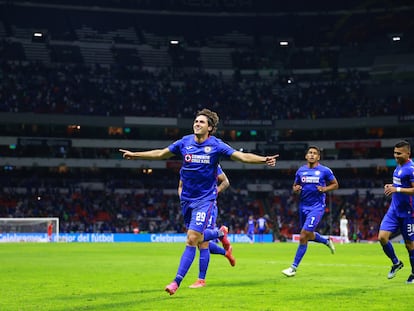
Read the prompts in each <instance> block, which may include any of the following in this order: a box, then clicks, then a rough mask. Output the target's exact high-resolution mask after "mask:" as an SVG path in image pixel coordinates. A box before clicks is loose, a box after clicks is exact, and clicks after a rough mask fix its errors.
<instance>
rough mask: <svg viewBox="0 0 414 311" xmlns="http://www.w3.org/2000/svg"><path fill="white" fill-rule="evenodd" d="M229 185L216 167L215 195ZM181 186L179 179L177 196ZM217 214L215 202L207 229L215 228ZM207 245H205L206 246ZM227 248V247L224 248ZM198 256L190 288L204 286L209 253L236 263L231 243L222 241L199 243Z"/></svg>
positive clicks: (225, 177)
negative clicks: (197, 271) (195, 271)
mask: <svg viewBox="0 0 414 311" xmlns="http://www.w3.org/2000/svg"><path fill="white" fill-rule="evenodd" d="M229 186H230V181H229V179H228V178H227V175H226V174H225V173H224V172H223V170H222V168H221V165H218V167H217V195H218V194H220V193H222V192H223V191H224V190H226V189H227V188H228V187H229ZM182 188H183V182H182V181H181V180H180V182H179V185H178V196H180V195H181V191H182ZM217 216H218V208H217V204H215V205H214V210H213V212H212V213H211V217H210V219H209V221H208V225H207V229H215V228H217V225H216V220H217ZM206 246H207V247H206ZM225 248H227V249H225ZM199 250H200V257H199V273H198V279H197V281H195V282H194V284H192V285H190V288H200V287H205V286H206V275H207V269H208V265H209V263H210V254H217V255H223V256H225V257H226V258H227V259H228V261H229V262H230V265H231V266H233V267H234V266H235V265H236V259H235V258H234V256H233V248H232V246H231V245H229V244H226V243H223V247H220V246H219V245H218V244H217V243H215V241H205V242H203V243H202V244H200V245H199Z"/></svg>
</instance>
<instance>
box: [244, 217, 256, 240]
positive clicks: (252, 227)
mask: <svg viewBox="0 0 414 311" xmlns="http://www.w3.org/2000/svg"><path fill="white" fill-rule="evenodd" d="M255 231H256V220H255V219H254V217H253V215H250V216H249V219H248V220H247V230H246V232H247V236H248V237H249V239H250V243H251V244H253V243H254V233H255Z"/></svg>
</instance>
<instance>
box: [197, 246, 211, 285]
mask: <svg viewBox="0 0 414 311" xmlns="http://www.w3.org/2000/svg"><path fill="white" fill-rule="evenodd" d="M209 262H210V251H209V249H208V248H202V249H200V261H199V263H200V268H199V269H200V271H199V272H198V278H199V279H202V280H205V279H206V274H207V269H208V264H209Z"/></svg>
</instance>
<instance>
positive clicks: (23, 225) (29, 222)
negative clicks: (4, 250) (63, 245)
mask: <svg viewBox="0 0 414 311" xmlns="http://www.w3.org/2000/svg"><path fill="white" fill-rule="evenodd" d="M58 241H59V218H57V217H48V218H0V242H58Z"/></svg>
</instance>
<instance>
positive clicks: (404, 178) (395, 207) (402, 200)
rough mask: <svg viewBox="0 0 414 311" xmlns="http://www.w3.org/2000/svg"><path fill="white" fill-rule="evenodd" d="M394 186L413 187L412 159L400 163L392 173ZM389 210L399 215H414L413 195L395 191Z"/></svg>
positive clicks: (413, 170) (413, 167)
mask: <svg viewBox="0 0 414 311" xmlns="http://www.w3.org/2000/svg"><path fill="white" fill-rule="evenodd" d="M392 182H393V186H394V187H401V188H411V187H412V183H413V182H414V163H413V162H412V161H411V160H410V161H408V162H407V163H404V164H403V165H398V166H397V167H396V168H395V170H394V174H393V175H392ZM389 210H391V211H393V212H394V213H395V214H396V215H397V217H407V216H414V208H413V197H412V196H411V195H407V194H403V193H400V192H394V193H393V194H392V200H391V205H390V208H389Z"/></svg>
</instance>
